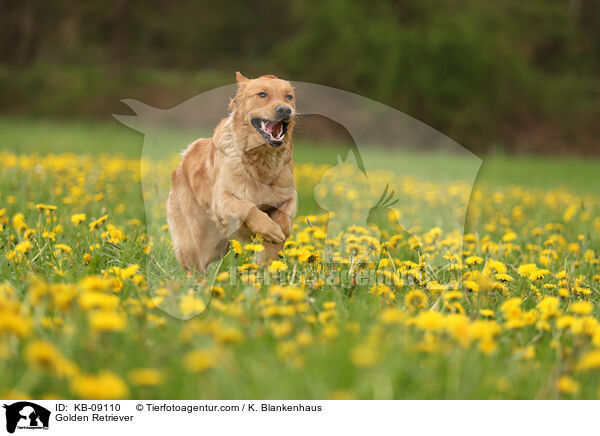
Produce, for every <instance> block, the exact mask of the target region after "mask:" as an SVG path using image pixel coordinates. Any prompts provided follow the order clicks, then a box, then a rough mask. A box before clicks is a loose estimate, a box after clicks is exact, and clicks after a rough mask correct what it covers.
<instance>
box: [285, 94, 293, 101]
mask: <svg viewBox="0 0 600 436" xmlns="http://www.w3.org/2000/svg"><path fill="white" fill-rule="evenodd" d="M285 98H287V99H288V100H291V99H292V98H294V97H293V96H292V94H288V95H286V96H285Z"/></svg>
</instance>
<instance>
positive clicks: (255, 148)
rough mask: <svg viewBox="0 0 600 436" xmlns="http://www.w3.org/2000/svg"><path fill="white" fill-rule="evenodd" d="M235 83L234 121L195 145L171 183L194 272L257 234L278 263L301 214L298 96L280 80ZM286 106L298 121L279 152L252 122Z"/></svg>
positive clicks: (175, 218)
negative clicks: (296, 160) (295, 141)
mask: <svg viewBox="0 0 600 436" xmlns="http://www.w3.org/2000/svg"><path fill="white" fill-rule="evenodd" d="M236 78H237V82H238V90H237V93H236V95H235V98H234V99H233V100H232V101H231V103H230V105H229V109H230V114H229V116H228V117H227V118H224V119H222V120H221V122H220V123H219V124H218V126H217V127H216V128H215V131H214V134H213V136H212V138H200V139H198V140H196V141H194V142H193V143H192V144H190V145H189V147H188V148H187V149H186V150H185V151H184V152H183V159H182V161H181V163H180V165H179V166H178V167H177V169H176V170H175V171H174V172H173V176H172V187H171V191H170V193H169V199H168V201H167V221H168V223H169V230H170V232H171V238H172V240H173V245H174V248H175V253H176V255H177V259H178V260H179V262H180V263H181V264H182V265H183V267H184V268H186V269H188V270H193V269H196V270H200V271H204V270H205V269H206V267H207V266H208V264H209V263H210V262H212V261H214V260H217V259H219V258H221V257H222V256H223V255H224V254H225V253H226V252H227V247H228V242H229V240H230V239H232V238H234V239H238V240H249V239H250V238H251V236H252V233H255V234H258V235H261V236H262V237H263V238H264V241H265V248H266V250H265V254H266V256H267V257H268V258H274V257H276V256H277V254H278V253H279V251H280V250H281V249H282V248H283V243H284V242H285V240H286V238H287V237H288V236H289V235H290V232H291V229H292V219H293V217H294V216H295V214H296V202H297V194H296V186H295V183H294V177H293V165H294V164H293V160H292V151H293V145H292V129H293V124H294V122H293V119H294V118H293V117H294V115H295V104H294V103H295V97H294V90H293V88H292V86H291V85H290V83H289V82H287V81H285V80H281V79H278V78H277V77H275V76H262V77H259V78H257V79H253V80H250V79H247V78H246V77H244V76H242V75H241V74H240V73H239V72H238V73H237V74H236ZM263 93H266V94H267V95H266V97H265V96H264V94H263ZM259 94H260V95H259ZM282 105H284V106H286V107H289V108H290V110H291V114H290V117H289V119H288V123H287V133H285V136H284V137H283V141H282V143H281V145H280V146H278V147H275V146H273V145H271V144H270V143H267V141H266V140H265V138H264V137H263V135H261V133H259V132H258V130H257V129H256V128H255V127H254V126H253V125H252V123H251V120H252V119H255V118H260V119H265V120H272V119H273V118H274V113H275V110H276V109H275V108H280V107H282ZM273 122H274V121H273Z"/></svg>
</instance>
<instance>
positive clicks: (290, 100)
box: [229, 72, 296, 148]
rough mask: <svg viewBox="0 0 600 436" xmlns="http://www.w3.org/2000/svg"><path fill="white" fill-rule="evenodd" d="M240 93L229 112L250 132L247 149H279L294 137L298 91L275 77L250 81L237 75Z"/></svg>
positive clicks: (237, 94)
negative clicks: (292, 135) (296, 94)
mask: <svg viewBox="0 0 600 436" xmlns="http://www.w3.org/2000/svg"><path fill="white" fill-rule="evenodd" d="M236 79H237V83H238V90H237V93H236V95H235V98H234V99H233V100H231V103H230V104H229V109H230V110H231V111H233V113H234V116H235V118H236V119H237V120H239V121H241V122H242V123H243V125H244V127H245V128H246V129H247V130H248V133H249V134H248V136H247V143H246V147H247V148H254V147H258V146H260V145H262V144H265V143H266V144H268V145H269V146H271V147H279V146H280V145H281V144H283V143H284V142H286V138H287V137H289V136H290V135H291V131H292V128H293V125H294V116H295V115H296V101H295V100H296V96H295V95H294V88H293V87H292V85H291V84H290V82H288V81H287V80H281V79H278V78H277V77H275V76H271V75H268V76H261V77H259V78H257V79H248V78H246V77H244V76H243V75H242V74H240V73H239V72H238V73H236Z"/></svg>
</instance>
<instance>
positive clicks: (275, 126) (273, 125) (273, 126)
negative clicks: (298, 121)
mask: <svg viewBox="0 0 600 436" xmlns="http://www.w3.org/2000/svg"><path fill="white" fill-rule="evenodd" d="M281 123H282V121H267V122H266V123H265V127H266V128H267V130H268V131H269V132H270V133H271V134H272V135H277V134H278V133H279V131H280V129H281Z"/></svg>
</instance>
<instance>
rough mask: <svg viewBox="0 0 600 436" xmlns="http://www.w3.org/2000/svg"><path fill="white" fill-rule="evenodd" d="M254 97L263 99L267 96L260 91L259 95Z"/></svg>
mask: <svg viewBox="0 0 600 436" xmlns="http://www.w3.org/2000/svg"><path fill="white" fill-rule="evenodd" d="M256 95H258V96H259V97H260V98H265V97H266V96H267V93H266V92H264V91H261V92H259V93H258V94H256Z"/></svg>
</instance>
